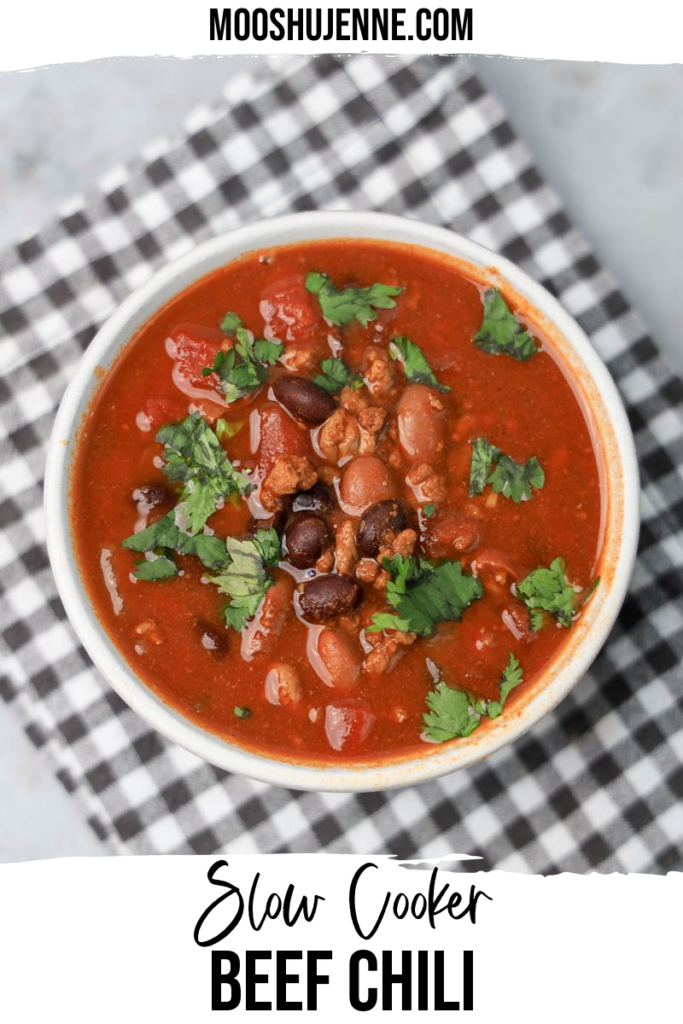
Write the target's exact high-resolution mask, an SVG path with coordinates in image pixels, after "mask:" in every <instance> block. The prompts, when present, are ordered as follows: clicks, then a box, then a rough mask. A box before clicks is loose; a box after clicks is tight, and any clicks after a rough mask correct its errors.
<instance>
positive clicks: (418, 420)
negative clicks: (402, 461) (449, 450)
mask: <svg viewBox="0 0 683 1024" xmlns="http://www.w3.org/2000/svg"><path fill="white" fill-rule="evenodd" d="M445 416H446V414H445V412H444V406H443V402H442V401H441V399H440V398H439V396H438V395H437V394H436V393H435V392H434V390H433V389H432V388H428V387H427V386H426V384H410V385H409V387H407V388H406V390H405V391H404V392H403V394H402V395H401V398H400V399H399V403H398V436H399V440H400V442H401V446H402V448H403V449H404V451H405V452H406V454H407V455H409V456H410V458H411V459H415V460H416V461H420V462H421V461H423V460H426V461H430V460H431V461H433V459H434V456H435V453H438V452H441V451H443V446H444V420H445Z"/></svg>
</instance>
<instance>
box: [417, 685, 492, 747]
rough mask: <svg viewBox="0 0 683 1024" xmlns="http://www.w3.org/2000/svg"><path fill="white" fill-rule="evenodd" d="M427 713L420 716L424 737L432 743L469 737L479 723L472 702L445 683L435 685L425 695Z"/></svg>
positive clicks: (467, 696) (462, 692)
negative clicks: (423, 727) (434, 687)
mask: <svg viewBox="0 0 683 1024" xmlns="http://www.w3.org/2000/svg"><path fill="white" fill-rule="evenodd" d="M427 707H428V709H429V710H428V711H427V712H425V714H424V715H423V716H422V720H423V722H424V724H425V736H426V737H427V739H429V740H432V742H433V743H445V742H446V740H453V739H456V738H457V737H464V736H469V735H470V733H471V732H474V730H475V729H476V728H477V726H478V725H479V722H480V718H479V715H478V714H477V713H476V711H475V709H474V707H473V705H472V701H471V700H470V697H469V695H468V694H467V693H465V691H464V690H454V689H452V687H450V686H449V685H448V684H447V683H444V682H441V683H438V684H437V687H436V689H435V690H432V691H431V693H428V694H427Z"/></svg>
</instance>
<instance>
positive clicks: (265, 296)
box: [259, 275, 321, 341]
mask: <svg viewBox="0 0 683 1024" xmlns="http://www.w3.org/2000/svg"><path fill="white" fill-rule="evenodd" d="M259 309H260V311H261V316H262V317H263V322H264V324H265V330H264V334H265V336H266V338H278V339H279V340H280V341H303V340H304V339H306V338H309V337H310V336H311V334H313V332H314V331H315V330H316V328H317V327H318V326H319V325H320V322H321V316H320V312H319V310H318V308H317V302H316V300H315V299H314V297H313V296H312V295H311V294H310V292H307V291H306V284H305V281H304V279H303V277H299V276H298V275H297V276H296V277H287V278H284V279H283V280H282V281H278V282H277V283H276V284H273V285H271V286H270V287H269V288H266V289H265V291H264V292H263V293H262V294H261V301H260V303H259Z"/></svg>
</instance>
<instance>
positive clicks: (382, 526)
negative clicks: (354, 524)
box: [358, 498, 408, 558]
mask: <svg viewBox="0 0 683 1024" xmlns="http://www.w3.org/2000/svg"><path fill="white" fill-rule="evenodd" d="M407 523H408V519H407V517H406V510H405V508H404V507H403V505H402V504H401V502H400V501H396V500H395V499H394V498H388V499H387V500H386V501H378V502H377V504H376V505H371V506H370V508H369V509H368V510H367V512H366V513H365V515H364V516H363V518H362V519H361V524H360V527H359V528H358V547H359V548H360V549H361V551H362V552H363V554H364V555H367V556H368V557H370V558H376V557H377V555H378V554H379V552H380V549H381V548H383V547H384V545H385V544H387V543H388V542H389V541H390V540H391V538H392V537H393V536H395V535H396V534H397V533H400V532H401V530H405V528H406V526H407Z"/></svg>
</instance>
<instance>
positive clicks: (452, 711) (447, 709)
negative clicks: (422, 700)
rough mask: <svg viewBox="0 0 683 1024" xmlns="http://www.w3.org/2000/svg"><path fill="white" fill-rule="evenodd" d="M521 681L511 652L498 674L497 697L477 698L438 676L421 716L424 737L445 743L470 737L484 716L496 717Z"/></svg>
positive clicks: (520, 672) (519, 672)
mask: <svg viewBox="0 0 683 1024" xmlns="http://www.w3.org/2000/svg"><path fill="white" fill-rule="evenodd" d="M521 682H522V669H521V668H520V664H519V662H518V661H517V659H516V658H515V656H514V654H510V657H509V658H508V663H507V665H506V666H505V671H504V672H503V675H502V677H501V680H500V697H499V698H498V700H492V701H486V700H479V699H477V698H476V697H473V696H472V694H470V693H468V692H467V691H466V690H456V689H454V688H453V687H451V686H449V685H448V684H447V683H445V682H443V680H441V679H439V681H438V682H437V683H436V687H435V689H434V690H432V691H431V692H430V693H428V694H427V708H428V710H427V711H426V712H425V714H424V715H423V718H422V720H423V722H424V724H425V737H426V738H427V739H428V740H431V741H432V742H434V743H445V742H446V741H447V740H453V739H458V738H463V737H465V736H469V735H470V733H472V732H474V730H475V729H476V728H477V727H478V725H479V723H480V722H481V719H482V718H483V717H485V716H488V717H489V718H498V716H499V715H500V714H501V712H502V710H503V706H504V704H505V701H506V700H507V698H508V696H509V694H510V692H511V691H512V690H513V689H514V688H515V686H519V684H520V683H521Z"/></svg>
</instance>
